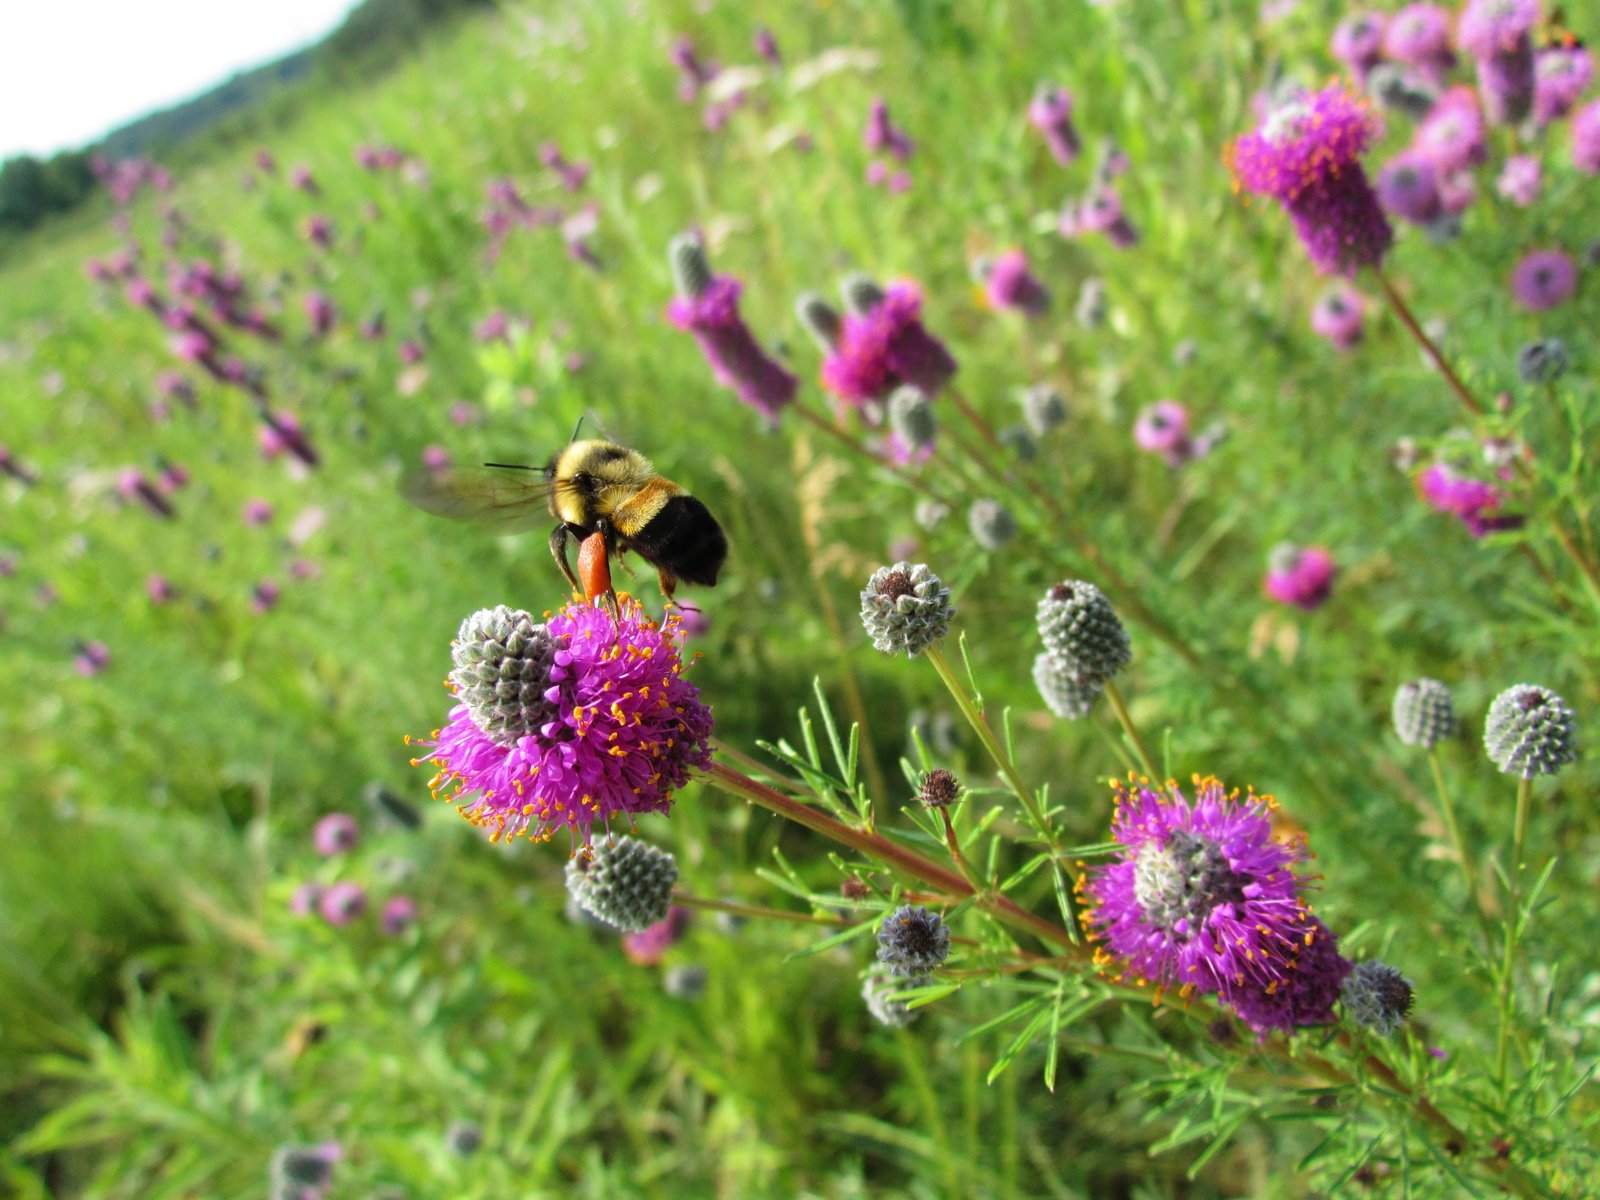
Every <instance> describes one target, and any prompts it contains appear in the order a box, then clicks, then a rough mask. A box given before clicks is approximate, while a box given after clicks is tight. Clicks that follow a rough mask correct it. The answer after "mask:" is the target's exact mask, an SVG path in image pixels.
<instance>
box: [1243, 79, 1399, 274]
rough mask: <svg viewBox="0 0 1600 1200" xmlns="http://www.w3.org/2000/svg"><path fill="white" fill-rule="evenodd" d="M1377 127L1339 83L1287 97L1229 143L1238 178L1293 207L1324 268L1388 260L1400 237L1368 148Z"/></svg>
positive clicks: (1341, 270) (1350, 270) (1309, 248)
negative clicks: (1383, 202)
mask: <svg viewBox="0 0 1600 1200" xmlns="http://www.w3.org/2000/svg"><path fill="white" fill-rule="evenodd" d="M1377 133H1378V123H1377V120H1376V119H1375V118H1374V117H1373V115H1372V113H1371V112H1370V111H1369V110H1368V109H1367V107H1366V105H1365V104H1364V103H1363V102H1362V101H1360V100H1358V99H1357V98H1356V97H1354V96H1352V95H1351V94H1350V93H1348V92H1346V91H1345V90H1344V89H1343V88H1342V87H1341V86H1340V85H1338V84H1333V85H1331V86H1329V87H1327V88H1325V89H1323V90H1322V91H1320V92H1312V93H1308V94H1306V95H1303V96H1301V97H1299V98H1298V99H1295V100H1292V101H1290V102H1289V103H1287V104H1283V105H1280V106H1279V107H1278V108H1277V109H1275V110H1274V111H1273V112H1272V113H1270V114H1269V115H1268V116H1267V119H1266V120H1265V121H1263V122H1262V124H1261V127H1260V128H1259V129H1257V130H1255V131H1254V132H1252V133H1247V134H1245V135H1244V136H1243V137H1240V138H1239V139H1238V140H1237V141H1235V142H1234V143H1233V144H1232V146H1230V147H1229V159H1230V166H1231V168H1232V171H1233V178H1234V183H1235V186H1236V187H1238V188H1242V189H1243V190H1245V191H1248V192H1255V193H1257V194H1260V195H1266V196H1271V197H1272V198H1273V199H1274V200H1277V201H1278V202H1279V203H1280V204H1282V205H1283V207H1284V208H1285V209H1286V210H1288V213H1289V215H1290V217H1291V218H1292V219H1293V221H1294V226H1295V232H1296V233H1298V234H1299V235H1300V240H1301V242H1302V243H1303V244H1304V245H1305V248H1306V252H1307V254H1309V255H1310V257H1311V261H1312V262H1313V263H1314V264H1315V265H1316V267H1317V269H1318V270H1319V271H1321V272H1323V273H1324V274H1340V275H1352V274H1354V273H1355V271H1356V270H1357V269H1358V268H1360V267H1365V266H1376V265H1378V263H1380V262H1382V261H1383V256H1384V254H1385V253H1387V251H1388V249H1389V247H1390V245H1391V244H1392V243H1393V241H1394V231H1393V230H1392V229H1390V227H1389V222H1388V220H1387V218H1385V217H1384V215H1383V209H1382V207H1381V206H1380V205H1379V203H1378V198H1377V196H1376V195H1375V194H1374V193H1373V190H1372V187H1371V185H1370V184H1369V183H1368V182H1367V176H1366V172H1365V171H1363V170H1362V167H1361V155H1362V154H1363V153H1364V152H1365V151H1366V149H1367V147H1368V146H1369V145H1370V144H1371V143H1372V141H1373V139H1374V138H1375V137H1376V136H1377Z"/></svg>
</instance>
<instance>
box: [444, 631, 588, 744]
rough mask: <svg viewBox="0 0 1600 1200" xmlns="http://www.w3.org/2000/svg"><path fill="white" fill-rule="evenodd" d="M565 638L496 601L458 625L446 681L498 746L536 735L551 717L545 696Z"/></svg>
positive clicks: (557, 671) (558, 673) (551, 703)
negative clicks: (451, 684)
mask: <svg viewBox="0 0 1600 1200" xmlns="http://www.w3.org/2000/svg"><path fill="white" fill-rule="evenodd" d="M564 655H565V641H564V639H562V638H559V637H556V636H552V635H551V633H550V631H549V630H548V629H546V628H545V627H544V626H543V625H542V624H539V623H538V622H536V621H535V620H534V619H533V617H532V616H531V615H530V614H528V613H526V612H521V611H519V610H517V609H512V608H507V607H506V606H505V605H503V604H502V605H500V606H498V607H496V608H485V609H479V610H478V611H477V612H475V613H473V614H472V615H471V616H470V617H468V618H467V619H466V620H465V621H463V622H462V623H461V629H460V631H459V632H458V633H457V634H456V640H455V643H454V645H452V647H451V649H450V657H451V659H452V660H453V661H454V662H455V669H454V670H452V671H451V672H450V681H451V682H452V683H453V684H454V685H455V689H456V695H457V696H458V697H459V698H460V700H461V702H462V703H463V704H465V705H466V706H467V711H468V712H469V713H470V714H471V716H472V723H473V724H474V725H476V726H477V727H478V729H479V730H481V731H482V732H483V734H484V736H486V737H488V738H490V739H492V740H493V741H495V742H497V743H499V744H500V745H502V746H509V745H512V744H514V743H515V742H516V741H517V740H518V739H519V738H523V737H526V736H528V735H529V734H532V733H536V732H537V731H538V730H539V728H540V727H541V726H542V725H544V724H546V723H547V722H549V721H551V720H553V719H555V717H556V716H557V715H558V714H557V706H556V703H555V700H554V699H552V698H551V696H552V695H553V693H554V689H555V684H556V683H557V682H558V681H559V680H560V679H561V678H562V673H563V668H562V667H561V666H560V665H559V664H558V661H557V660H558V657H563V656H564Z"/></svg>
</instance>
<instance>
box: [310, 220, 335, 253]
mask: <svg viewBox="0 0 1600 1200" xmlns="http://www.w3.org/2000/svg"><path fill="white" fill-rule="evenodd" d="M303 229H304V231H305V235H306V241H308V242H310V243H311V244H312V245H313V246H315V247H316V248H317V249H319V250H326V249H328V248H329V247H330V246H332V245H333V222H332V221H330V220H328V218H327V217H324V216H319V215H316V214H313V215H312V216H309V217H307V218H306V223H305V225H304V226H303Z"/></svg>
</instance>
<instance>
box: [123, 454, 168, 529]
mask: <svg viewBox="0 0 1600 1200" xmlns="http://www.w3.org/2000/svg"><path fill="white" fill-rule="evenodd" d="M117 494H118V495H120V496H121V497H122V498H123V499H124V500H127V501H130V502H132V503H136V504H142V505H143V506H144V507H145V510H146V511H148V512H149V513H150V514H151V515H152V516H157V517H165V518H167V519H168V520H171V519H172V518H173V517H175V516H177V515H178V514H177V512H176V511H175V510H174V509H173V507H172V505H171V504H169V503H168V502H167V498H166V497H165V496H164V495H162V493H161V489H160V488H159V487H157V486H156V485H155V484H154V483H152V482H151V481H150V479H149V478H148V477H147V476H146V475H145V473H144V472H143V471H141V470H140V469H139V468H138V467H124V468H123V469H122V470H121V471H119V472H118V473H117Z"/></svg>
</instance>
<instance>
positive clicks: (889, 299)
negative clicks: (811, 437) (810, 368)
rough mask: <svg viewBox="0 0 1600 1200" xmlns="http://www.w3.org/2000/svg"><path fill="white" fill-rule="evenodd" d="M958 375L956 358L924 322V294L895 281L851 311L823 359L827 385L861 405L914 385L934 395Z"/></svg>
mask: <svg viewBox="0 0 1600 1200" xmlns="http://www.w3.org/2000/svg"><path fill="white" fill-rule="evenodd" d="M955 373H956V360H955V359H954V358H952V357H951V355H950V352H949V351H948V350H947V349H945V346H944V343H943V342H941V341H940V340H939V339H938V338H936V337H934V336H933V335H932V334H931V333H929V332H928V331H927V329H926V328H925V327H924V326H923V324H922V293H921V292H920V291H919V290H918V288H917V286H916V285H915V284H913V283H909V282H905V281H899V282H896V283H891V284H890V285H889V287H888V288H887V290H885V291H884V292H883V294H882V299H880V300H878V301H877V303H875V304H873V305H871V306H870V307H869V308H867V310H866V311H865V312H852V313H847V314H846V315H845V317H844V325H843V328H842V329H841V330H840V332H839V339H838V341H837V342H836V343H835V344H834V348H833V351H832V353H830V354H829V355H828V356H827V357H826V358H824V359H823V360H822V385H823V386H824V387H825V388H827V389H828V390H829V391H830V392H832V393H833V394H834V395H836V396H838V397H839V398H840V399H842V400H846V401H848V402H849V403H851V404H854V405H856V406H857V407H862V406H865V405H867V404H870V403H872V402H873V401H876V400H879V399H882V398H883V397H884V396H885V395H887V394H888V393H889V392H890V391H892V390H893V389H894V388H895V387H896V386H898V385H899V384H902V383H909V384H911V385H912V386H913V387H916V388H918V389H920V390H921V391H922V392H923V393H924V394H925V395H927V396H928V397H929V398H930V399H931V398H932V397H934V396H936V395H938V393H939V392H940V391H942V390H943V389H944V386H945V384H947V383H949V382H950V379H951V378H952V377H953V376H954V375H955Z"/></svg>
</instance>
